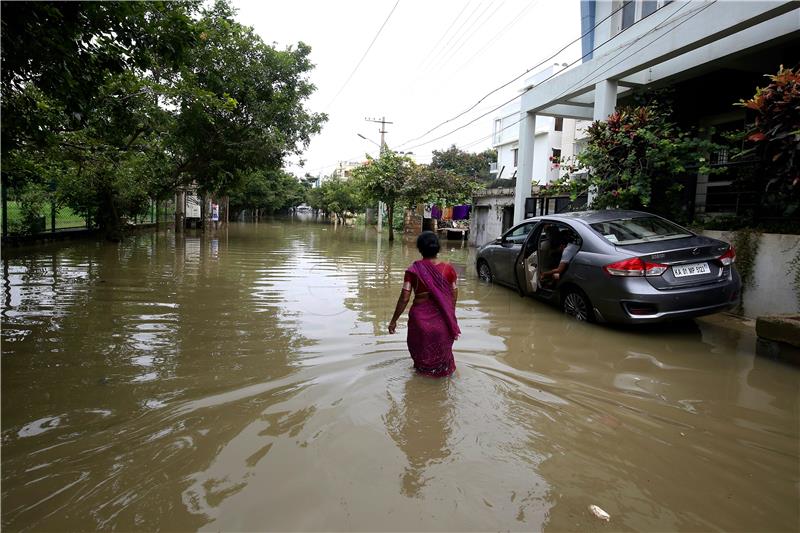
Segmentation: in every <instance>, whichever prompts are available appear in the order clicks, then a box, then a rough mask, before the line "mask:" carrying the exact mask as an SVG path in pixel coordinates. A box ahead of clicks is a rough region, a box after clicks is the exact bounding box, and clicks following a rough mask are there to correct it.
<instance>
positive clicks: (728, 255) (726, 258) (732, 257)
mask: <svg viewBox="0 0 800 533" xmlns="http://www.w3.org/2000/svg"><path fill="white" fill-rule="evenodd" d="M719 262H720V263H722V266H729V265H730V264H732V263H735V262H736V250H734V248H733V246H731V247H730V248H728V251H727V252H725V253H724V254H722V255H721V256H719Z"/></svg>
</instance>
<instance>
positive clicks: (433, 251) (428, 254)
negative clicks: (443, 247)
mask: <svg viewBox="0 0 800 533" xmlns="http://www.w3.org/2000/svg"><path fill="white" fill-rule="evenodd" d="M417 250H419V253H421V254H422V257H424V258H425V259H433V258H434V257H436V256H437V254H438V253H439V237H437V236H436V234H435V233H434V232H432V231H423V232H422V233H420V234H419V237H417Z"/></svg>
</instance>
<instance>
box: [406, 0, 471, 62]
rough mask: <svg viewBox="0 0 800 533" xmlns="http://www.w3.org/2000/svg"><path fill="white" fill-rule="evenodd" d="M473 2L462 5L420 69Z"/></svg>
mask: <svg viewBox="0 0 800 533" xmlns="http://www.w3.org/2000/svg"><path fill="white" fill-rule="evenodd" d="M471 3H472V0H469V1H468V2H467V3H466V4H464V7H462V8H461V11H459V12H458V15H456V17H455V18H454V19H453V22H451V23H450V25H449V26H448V27H447V29H446V30H445V31H444V33H443V34H442V35H441V37H439V40H438V41H436V44H434V45H433V47H432V48H431V50H430V52H428V54H427V55H426V56H425V59H423V60H422V62H421V63H420V64H419V66H418V67H417V68H418V69H420V70H421V69H422V67H423V65H425V63H427V62H428V61H429V60H430V58H431V56H432V54H433V52H434V51H435V50H436V47H437V46H439V45H440V44H441V42H442V41H443V40H444V38H445V36H446V35H447V34H448V33H449V32H450V30H451V29H453V26H455V25H456V22H458V19H459V18H461V15H463V14H464V11H466V10H467V8H468V7H469V5H470V4H471Z"/></svg>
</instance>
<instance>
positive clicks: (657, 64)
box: [514, 0, 800, 222]
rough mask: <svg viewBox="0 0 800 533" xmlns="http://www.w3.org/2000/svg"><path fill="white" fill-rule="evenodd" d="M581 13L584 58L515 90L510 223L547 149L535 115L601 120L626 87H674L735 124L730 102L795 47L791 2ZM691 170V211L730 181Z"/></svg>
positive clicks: (695, 106) (657, 5)
mask: <svg viewBox="0 0 800 533" xmlns="http://www.w3.org/2000/svg"><path fill="white" fill-rule="evenodd" d="M581 14H582V26H583V29H584V31H583V32H582V33H584V34H585V36H584V38H583V53H584V62H583V63H582V64H581V65H579V66H577V67H575V68H573V69H571V70H566V71H564V72H562V73H560V74H559V75H557V76H555V77H553V78H551V79H549V80H545V81H543V82H541V83H539V84H536V85H534V86H533V87H531V88H530V89H529V90H527V91H526V92H525V93H524V94H523V96H522V99H521V100H522V101H521V107H520V116H519V117H518V120H519V133H518V134H517V135H518V139H519V144H518V150H519V152H518V157H517V163H518V166H517V176H516V177H517V181H516V188H515V196H514V221H515V222H519V221H520V220H522V219H523V217H524V214H525V213H524V207H525V201H526V199H527V198H528V197H529V196H530V192H531V184H532V182H533V181H539V180H540V179H541V178H540V176H539V175H538V173H539V172H540V170H538V168H539V167H537V164H538V165H541V163H540V161H541V160H542V157H543V156H544V157H548V156H549V155H550V154H549V153H548V149H549V147H545V146H541V143H540V141H539V139H538V135H539V132H540V126H539V124H540V118H541V117H563V118H571V119H576V120H604V119H605V118H606V117H608V115H610V114H611V113H612V112H613V111H614V108H615V106H616V105H617V103H618V102H620V101H623V102H624V101H625V99H626V98H627V97H629V96H630V95H631V93H632V91H633V90H634V89H637V88H660V87H672V88H673V89H675V90H676V97H677V103H678V106H676V111H677V112H680V113H683V114H684V116H689V117H690V118H691V119H692V120H694V122H695V123H696V124H698V125H716V126H719V125H726V124H743V123H744V120H745V112H744V110H743V109H741V108H735V107H733V105H732V102H735V101H738V99H739V98H742V97H744V96H752V94H753V91H754V88H755V86H757V85H758V84H762V85H763V83H764V82H763V80H764V78H763V76H764V74H767V73H775V72H777V70H778V67H779V66H780V65H781V64H785V65H787V66H790V65H794V64H795V63H796V62H797V59H798V52H797V51H798V50H800V3H798V2H791V1H785V0H784V1H769V0H763V1H759V0H754V1H734V0H716V1H714V0H702V1H701V0H697V1H670V0H625V1H621V0H613V1H612V0H582V2H581ZM595 25H596V27H594V26H595ZM587 30H588V31H587ZM748 90H749V91H750V92H749V95H748V94H747V92H746V91H748ZM563 140H564V139H562V141H563ZM578 143H579V141H578ZM573 144H574V143H573ZM562 147H563V143H562ZM541 152H544V154H542V153H541ZM693 179H695V180H696V181H694V182H693V183H696V185H695V187H693V190H694V196H693V197H692V198H691V199H690V200H691V203H692V204H693V209H694V210H695V211H696V212H703V211H706V212H707V210H706V208H707V207H708V206H710V205H712V204H714V202H717V203H719V200H713V201H712V199H714V198H715V194H716V195H717V196H716V198H719V196H720V195H719V194H717V192H718V191H721V190H723V189H724V188H725V187H726V186H728V185H729V184H730V182H727V183H726V182H725V180H718V181H715V180H714V179H709V177H708V176H702V175H701V176H693ZM709 210H712V211H713V209H709Z"/></svg>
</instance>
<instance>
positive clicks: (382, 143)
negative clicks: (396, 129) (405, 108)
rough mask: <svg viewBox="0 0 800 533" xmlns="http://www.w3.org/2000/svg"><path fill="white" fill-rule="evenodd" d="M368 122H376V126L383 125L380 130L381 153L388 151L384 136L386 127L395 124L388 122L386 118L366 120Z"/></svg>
mask: <svg viewBox="0 0 800 533" xmlns="http://www.w3.org/2000/svg"><path fill="white" fill-rule="evenodd" d="M364 120H366V121H367V122H375V123H376V124H380V125H381V129H380V130H378V131H379V132H380V134H381V152H383V151H384V150H385V149H386V141H385V140H384V135H385V134H386V125H387V124H394V122H387V120H386V117H381V118H380V120H378V119H377V118H369V117H367V118H365V119H364Z"/></svg>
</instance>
